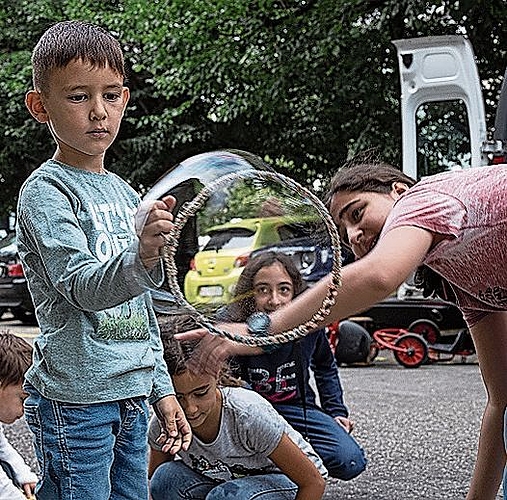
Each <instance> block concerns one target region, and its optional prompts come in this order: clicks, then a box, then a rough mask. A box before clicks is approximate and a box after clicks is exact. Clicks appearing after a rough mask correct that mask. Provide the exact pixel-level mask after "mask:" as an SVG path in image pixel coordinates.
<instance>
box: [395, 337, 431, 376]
mask: <svg viewBox="0 0 507 500" xmlns="http://www.w3.org/2000/svg"><path fill="white" fill-rule="evenodd" d="M394 345H395V347H397V349H395V350H394V357H395V359H396V361H398V363H399V364H400V365H402V366H404V367H405V368H419V366H421V365H422V364H423V363H424V362H425V361H426V359H427V358H428V345H427V344H426V341H425V340H424V339H423V338H422V337H420V336H419V335H413V334H411V333H407V334H405V335H402V336H401V337H398V338H397V339H396V340H395V342H394Z"/></svg>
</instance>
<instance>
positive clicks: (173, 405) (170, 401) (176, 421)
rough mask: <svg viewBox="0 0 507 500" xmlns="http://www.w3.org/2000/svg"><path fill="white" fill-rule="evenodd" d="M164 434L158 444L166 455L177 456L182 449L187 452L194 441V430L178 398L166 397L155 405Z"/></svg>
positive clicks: (162, 433)
mask: <svg viewBox="0 0 507 500" xmlns="http://www.w3.org/2000/svg"><path fill="white" fill-rule="evenodd" d="M153 409H154V410H155V414H156V415H157V418H158V421H159V423H160V427H161V429H162V432H161V433H160V437H159V438H158V439H157V443H158V444H161V445H162V451H163V452H164V453H170V454H171V455H175V454H176V453H178V451H180V449H182V450H184V451H187V450H188V447H189V446H190V441H191V440H192V430H191V429H190V425H189V423H188V422H187V419H186V417H185V414H184V413H183V410H182V409H181V406H180V404H179V403H178V400H177V399H176V396H166V397H164V398H162V399H160V400H159V401H157V402H156V403H155V404H154V405H153Z"/></svg>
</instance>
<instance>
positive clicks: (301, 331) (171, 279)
mask: <svg viewBox="0 0 507 500" xmlns="http://www.w3.org/2000/svg"><path fill="white" fill-rule="evenodd" d="M252 177H257V178H261V179H266V180H274V181H277V182H279V183H281V184H282V185H283V186H285V187H287V188H289V189H291V190H293V191H295V192H296V193H297V194H299V195H301V196H303V197H305V198H307V199H308V200H310V201H311V202H312V204H313V205H314V207H315V208H316V209H317V211H318V212H319V215H320V216H321V217H322V218H323V221H324V225H325V226H326V229H327V231H328V232H329V236H330V239H331V247H332V249H333V251H334V258H333V267H332V270H331V282H330V284H329V287H328V290H327V293H326V296H325V298H324V300H323V301H322V305H321V307H320V308H319V310H318V311H317V312H316V313H315V314H314V315H313V316H312V317H311V318H310V319H309V320H308V321H307V322H305V323H303V324H302V325H300V326H298V327H296V328H293V329H291V330H287V331H285V332H281V333H277V334H273V335H269V336H267V337H257V336H252V335H246V336H245V335H240V334H235V333H230V332H227V331H225V330H220V329H219V328H217V327H216V326H215V325H213V323H211V321H210V320H209V319H207V318H206V317H205V316H204V315H203V314H202V313H201V312H199V311H198V310H197V309H196V308H195V307H194V306H192V305H191V304H190V303H189V302H187V300H186V299H185V297H184V295H183V293H182V292H181V289H180V286H179V283H178V279H177V274H178V271H177V267H176V262H175V259H174V257H175V254H176V249H177V247H178V240H179V237H180V234H181V231H182V230H183V227H184V226H185V224H186V223H187V220H188V219H189V218H190V217H193V216H195V215H196V213H197V211H198V210H199V209H200V208H202V207H203V206H204V204H205V203H206V201H207V200H208V198H209V197H210V196H211V195H212V194H213V193H214V192H216V191H217V189H218V188H220V187H222V186H223V185H226V184H228V183H230V182H231V181H233V180H236V179H240V178H252ZM163 236H164V238H165V240H166V243H165V244H164V247H163V250H162V257H163V262H164V269H165V273H166V278H167V281H168V283H169V287H170V289H171V292H172V294H173V295H174V297H175V299H176V302H177V303H178V304H179V305H180V306H182V307H184V308H185V309H186V310H187V311H188V312H190V313H191V314H193V316H194V317H195V320H196V322H197V323H198V324H199V325H201V326H202V327H203V328H206V329H207V330H209V331H210V333H212V334H214V335H217V336H219V337H224V338H227V339H229V340H232V341H234V342H238V343H241V344H246V345H249V346H268V345H273V344H283V343H286V342H291V341H293V340H297V339H299V338H301V337H304V336H305V335H306V334H307V333H308V332H309V331H311V330H314V329H316V328H317V327H318V325H319V324H321V322H322V321H323V319H324V318H325V317H326V316H328V315H329V313H330V312H331V308H332V307H333V305H334V304H335V303H336V296H337V294H338V288H339V287H340V285H341V259H340V237H339V235H338V230H337V228H336V226H335V223H334V221H333V219H332V217H331V215H330V213H329V212H328V210H327V209H326V207H325V206H324V204H323V203H322V202H321V201H320V200H319V199H318V198H317V197H316V196H315V195H314V194H313V193H312V192H311V191H309V190H308V189H306V188H304V187H303V186H301V185H300V184H299V183H297V182H296V181H294V180H292V179H290V178H289V177H286V176H284V175H282V174H279V173H274V172H269V171H261V170H249V171H245V172H234V173H231V174H227V175H224V176H222V177H220V178H219V179H217V180H216V181H214V182H212V183H211V184H209V185H208V186H207V187H204V188H203V189H202V190H201V191H200V192H199V194H198V195H197V196H196V197H195V198H194V199H193V200H192V201H190V202H187V203H184V204H183V205H182V206H181V208H180V210H179V211H178V214H177V216H176V218H175V219H174V221H173V228H172V230H171V231H170V232H169V233H168V234H166V235H163Z"/></svg>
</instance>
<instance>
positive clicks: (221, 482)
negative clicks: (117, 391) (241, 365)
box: [149, 321, 327, 500]
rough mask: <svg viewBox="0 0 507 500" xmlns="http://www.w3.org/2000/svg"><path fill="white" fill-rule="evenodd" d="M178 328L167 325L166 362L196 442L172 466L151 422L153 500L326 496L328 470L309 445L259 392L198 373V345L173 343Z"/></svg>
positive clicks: (284, 499)
mask: <svg viewBox="0 0 507 500" xmlns="http://www.w3.org/2000/svg"><path fill="white" fill-rule="evenodd" d="M173 328H174V324H171V322H170V321H169V322H167V323H165V324H162V325H161V332H162V342H163V344H164V358H165V360H166V363H167V366H168V369H169V373H170V374H171V375H172V379H173V383H174V388H175V390H176V396H177V398H178V400H179V402H180V404H181V406H182V408H183V410H184V412H185V415H186V417H187V420H188V422H189V424H190V426H191V428H192V432H193V440H192V442H191V444H190V447H189V448H188V450H187V451H183V450H182V451H180V453H179V455H178V457H177V459H176V460H173V458H174V457H173V455H171V454H169V453H166V452H164V451H163V449H162V446H160V445H159V444H158V443H157V439H158V438H159V436H160V433H161V430H160V426H159V424H158V421H157V419H156V417H154V418H153V419H152V421H151V423H150V432H149V444H150V469H149V475H150V477H151V485H150V491H151V495H152V498H153V500H173V499H174V500H176V499H185V498H203V499H204V498H206V499H207V500H212V499H216V500H218V499H225V498H231V499H232V498H234V499H235V500H250V499H253V498H263V499H266V500H293V499H297V500H318V499H320V498H322V495H323V493H324V488H325V477H326V476H327V471H326V469H325V467H324V466H323V464H322V461H321V460H320V458H319V457H318V455H317V454H316V453H315V452H314V450H313V449H312V448H311V446H310V444H309V443H307V442H306V441H305V440H304V439H303V438H302V436H301V435H300V434H299V433H297V432H296V431H295V430H293V429H292V428H291V427H290V426H289V424H288V423H287V422H286V421H285V420H284V419H283V418H282V417H280V416H279V414H278V413H277V412H276V411H275V410H274V409H273V407H272V406H271V405H270V403H269V402H267V401H266V400H265V399H264V398H263V397H262V396H259V395H258V394H257V393H255V392H254V391H251V390H248V389H245V388H243V387H229V386H224V385H223V384H224V382H225V383H227V378H226V377H225V376H222V375H221V374H220V373H219V374H217V375H208V374H202V373H201V374H196V373H192V372H191V371H190V370H189V368H188V363H187V362H188V359H189V358H190V356H191V354H192V352H193V351H194V348H195V342H190V343H180V342H178V341H176V340H174V339H173V338H172V330H173ZM216 368H217V370H220V367H216Z"/></svg>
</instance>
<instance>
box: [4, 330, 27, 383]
mask: <svg viewBox="0 0 507 500" xmlns="http://www.w3.org/2000/svg"><path fill="white" fill-rule="evenodd" d="M31 364H32V346H31V345H30V344H29V343H28V342H27V341H26V340H24V339H22V338H21V337H18V336H17V335H13V334H12V333H9V332H0V384H1V385H3V386H6V385H15V384H19V383H21V382H22V381H23V378H24V376H25V372H26V371H27V370H28V367H29V366H30V365H31Z"/></svg>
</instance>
